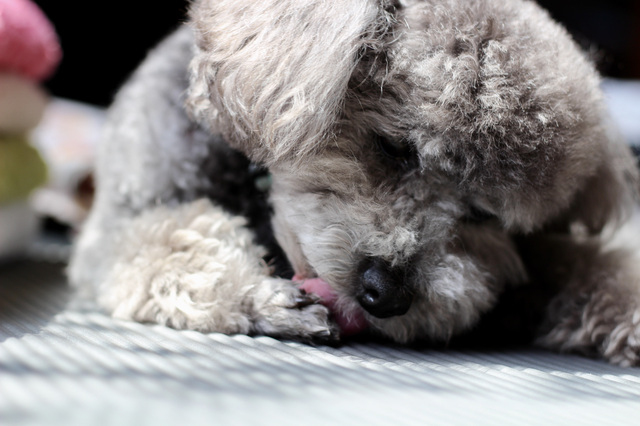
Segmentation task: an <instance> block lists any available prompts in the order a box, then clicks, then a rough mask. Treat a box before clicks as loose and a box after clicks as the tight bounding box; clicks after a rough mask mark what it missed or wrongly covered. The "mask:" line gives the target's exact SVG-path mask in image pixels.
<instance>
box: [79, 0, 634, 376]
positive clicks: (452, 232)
mask: <svg viewBox="0 0 640 426" xmlns="http://www.w3.org/2000/svg"><path fill="white" fill-rule="evenodd" d="M599 83H600V80H599V76H598V74H597V73H596V71H595V70H594V67H593V65H592V64H591V62H590V61H589V59H588V58H587V57H586V55H585V54H583V53H582V52H581V51H580V50H579V49H578V48H577V47H576V44H575V43H574V42H573V41H572V40H571V38H570V37H569V36H568V34H567V32H566V31H565V30H564V29H563V28H562V27H561V26H559V25H558V24H556V23H554V22H553V21H552V20H551V19H550V17H549V16H548V14H547V13H546V12H545V11H543V10H542V9H540V7H539V6H537V5H536V4H535V3H534V2H533V1H526V0H473V1H464V0H395V1H394V0H332V1H330V0H321V1H318V0H261V1H250V0H198V1H194V2H193V3H192V4H191V7H190V13H189V22H188V23H186V24H185V25H184V26H182V27H181V28H180V29H178V30H177V31H176V32H175V33H173V34H172V35H171V36H169V37H168V38H167V39H166V40H165V41H164V42H162V43H161V44H160V46H159V47H157V48H156V49H155V50H153V51H152V52H151V53H150V55H149V57H148V58H147V59H146V60H145V61H144V63H143V64H142V65H141V67H140V68H139V69H138V70H137V71H136V72H135V74H134V75H133V76H132V78H131V79H130V81H129V82H128V83H127V84H126V85H125V86H124V87H123V89H122V90H121V91H120V93H119V94H118V96H117V98H116V100H115V103H114V105H113V107H112V108H111V110H110V113H109V120H108V125H107V128H106V131H105V134H104V138H103V143H102V144H101V146H100V148H99V157H98V162H97V171H96V176H97V185H98V188H97V196H96V202H95V205H94V208H93V210H92V213H91V215H90V217H89V219H88V221H87V223H86V224H85V226H84V228H83V230H82V232H81V234H80V236H79V238H78V241H77V243H76V245H75V250H74V255H73V259H72V262H71V265H70V268H69V274H70V278H71V281H72V282H73V283H74V285H76V286H77V287H78V288H79V289H81V290H82V291H83V292H84V293H85V294H88V295H90V296H92V297H94V298H96V299H97V300H98V302H99V304H100V306H101V307H102V308H104V309H105V310H107V311H108V312H110V313H111V314H112V315H113V316H115V317H118V318H124V319H131V320H135V321H142V322H151V323H158V324H165V325H168V326H170V327H175V328H178V329H193V330H199V331H202V332H222V333H246V334H266V335H271V336H277V337H282V338H288V339H297V340H302V341H311V342H331V341H334V340H335V339H338V338H339V337H341V336H345V335H347V334H349V333H355V332H363V333H364V332H367V333H369V334H371V335H374V336H379V337H382V338H384V339H390V340H392V341H395V342H399V343H408V342H415V341H426V342H431V343H434V344H436V343H437V342H449V341H450V340H452V341H455V340H456V336H459V338H460V339H461V341H464V339H471V340H473V339H475V341H480V342H489V341H491V340H495V339H497V340H500V339H505V340H510V339H513V340H515V341H521V340H522V341H524V340H529V339H531V340H532V341H534V342H535V343H536V344H538V345H540V346H542V347H546V348H550V349H552V350H557V351H569V352H577V353H582V354H586V355H589V356H596V357H601V358H604V359H607V360H608V361H610V362H612V363H615V364H619V365H624V366H629V365H640V248H639V245H640V238H639V236H640V232H638V227H637V226H636V222H637V218H635V219H634V203H635V200H636V197H637V195H636V193H637V189H638V176H637V174H638V173H637V170H636V165H635V163H634V160H633V157H632V155H631V154H630V152H629V150H628V148H627V147H626V146H625V144H624V143H623V142H622V141H621V140H620V138H619V137H618V136H617V133H616V131H615V129H614V127H613V126H612V125H611V124H610V122H609V120H608V118H607V111H606V108H605V106H604V102H603V95H602V93H601V91H600V89H599ZM294 274H295V276H294ZM292 278H294V279H293V280H292ZM298 281H299V282H298ZM300 282H302V284H301V283H300ZM300 286H302V287H300ZM322 291H325V292H326V294H324V296H323V295H321V294H320V293H322ZM316 293H317V294H316ZM320 302H322V303H320Z"/></svg>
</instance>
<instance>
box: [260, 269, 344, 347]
mask: <svg viewBox="0 0 640 426" xmlns="http://www.w3.org/2000/svg"><path fill="white" fill-rule="evenodd" d="M261 284H262V285H260V286H259V288H257V289H256V293H255V296H254V308H253V315H254V321H253V326H254V331H255V332H256V333H258V334H265V335H269V336H274V337H280V338H286V339H293V340H299V341H305V342H317V343H323V342H324V343H327V342H335V341H337V340H338V339H339V330H338V327H337V326H336V324H335V323H334V322H333V321H332V320H331V319H330V315H329V310H328V309H327V308H326V307H324V306H322V305H320V304H319V302H320V299H319V298H318V297H317V296H315V295H312V294H307V293H305V292H304V291H302V290H300V289H298V288H297V287H296V286H295V285H294V284H293V283H292V282H291V281H289V280H283V279H277V278H268V279H265V280H264V281H263V282H262V283H261Z"/></svg>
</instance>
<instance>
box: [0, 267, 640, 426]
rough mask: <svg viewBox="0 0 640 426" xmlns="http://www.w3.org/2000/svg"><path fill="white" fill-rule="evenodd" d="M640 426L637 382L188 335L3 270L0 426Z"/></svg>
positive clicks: (551, 358)
mask: <svg viewBox="0 0 640 426" xmlns="http://www.w3.org/2000/svg"><path fill="white" fill-rule="evenodd" d="M639 422H640V369H637V368H636V369H623V368H618V367H614V366H610V365H608V364H606V363H603V362H599V361H593V360H588V359H584V358H580V357H575V356H563V355H555V354H549V353H546V352H542V351H536V350H533V349H528V350H523V351H508V352H463V351H437V350H428V349H424V350H416V349H407V348H401V347H395V346H385V345H382V344H378V343H366V342H364V343H363V342H359V343H351V344H346V345H344V346H341V347H338V348H332V347H312V346H307V345H303V344H299V343H292V342H282V341H277V340H274V339H271V338H267V337H257V338H251V337H247V336H224V335H220V334H208V335H205V334H201V333H197V332H190V331H182V332H181V331H175V330H172V329H169V328H165V327H160V326H149V325H143V324H136V323H130V322H124V321H117V320H113V319H111V318H109V317H107V316H104V315H102V314H100V313H96V312H93V311H91V310H87V309H86V308H83V307H82V306H80V305H78V304H76V303H74V301H73V298H72V293H71V291H70V290H69V288H68V287H67V286H66V283H65V279H64V274H63V267H62V265H61V264H60V263H46V262H26V261H25V262H21V263H14V264H8V265H3V266H0V424H1V425H2V426H9V425H31V424H39V425H64V426H68V425H118V426H121V425H136V426H137V425H236V424H238V425H263V424H266V425H269V424H274V425H276V424H277V425H288V424H291V425H302V424H304V425H315V424H338V425H342V424H344V425H351V424H353V425H404V424H407V425H409V424H428V425H453V424H461V425H477V424H488V425H495V424H510V425H518V424H523V425H529V424H533V425H535V424H540V425H542V424H544V425H549V424H572V425H573V424H593V425H603V424H639Z"/></svg>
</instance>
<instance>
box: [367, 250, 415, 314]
mask: <svg viewBox="0 0 640 426" xmlns="http://www.w3.org/2000/svg"><path fill="white" fill-rule="evenodd" d="M358 278H359V280H360V289H359V290H360V292H359V293H358V294H357V296H356V298H357V300H358V303H360V306H362V307H363V308H364V309H365V310H366V311H367V312H369V313H370V314H371V315H373V316H374V317H378V318H389V317H393V316H397V315H403V314H405V313H407V311H408V310H409V308H410V307H411V302H412V301H413V294H412V292H411V289H410V288H407V287H406V286H405V283H404V281H405V279H404V272H403V271H402V269H400V268H392V267H391V266H390V265H389V264H388V263H387V262H385V261H383V260H381V259H375V258H369V259H366V260H365V261H363V262H362V265H361V267H360V269H359V274H358Z"/></svg>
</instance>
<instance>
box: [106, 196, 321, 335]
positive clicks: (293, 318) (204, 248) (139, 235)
mask: <svg viewBox="0 0 640 426" xmlns="http://www.w3.org/2000/svg"><path fill="white" fill-rule="evenodd" d="M244 223H245V221H244V219H243V218H240V217H237V216H231V215H229V214H227V213H225V212H224V211H222V210H221V209H220V208H218V207H216V206H213V205H211V203H210V202H208V201H206V200H201V201H196V202H192V203H188V204H184V205H181V206H177V207H171V208H169V207H159V208H155V209H152V210H150V211H148V212H145V213H143V214H142V215H140V216H139V217H136V218H135V219H132V220H131V221H129V222H127V224H126V226H124V227H123V228H122V232H121V233H120V234H119V235H117V236H116V240H115V241H114V242H113V243H114V244H115V245H117V246H118V255H117V256H116V257H115V259H114V260H113V266H112V267H111V268H110V270H109V272H108V273H107V274H106V276H105V278H104V281H102V283H101V284H100V288H99V301H100V304H101V305H102V306H103V307H105V308H106V309H108V310H109V311H110V312H112V313H113V315H114V316H115V317H117V318H123V319H130V320H135V321H141V322H153V323H160V324H165V325H168V326H171V327H174V328H178V329H192V330H200V331H205V332H209V331H217V332H222V333H227V334H232V333H243V334H254V333H257V334H269V335H277V336H281V337H291V338H296V339H303V340H317V339H329V338H331V337H332V328H331V325H330V323H329V321H328V315H327V310H326V308H324V307H323V306H321V305H318V304H315V303H314V302H316V300H315V299H313V298H311V297H310V296H309V295H305V294H303V293H301V292H300V291H299V290H298V289H297V288H296V287H295V286H294V285H293V284H292V282H291V281H289V280H284V279H279V278H273V277H270V276H269V275H268V273H269V268H268V266H267V265H265V264H264V262H263V260H262V256H263V255H264V249H262V248H261V247H260V246H257V245H255V244H254V243H253V241H252V234H251V233H250V232H249V230H247V229H246V228H245V227H244Z"/></svg>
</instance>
